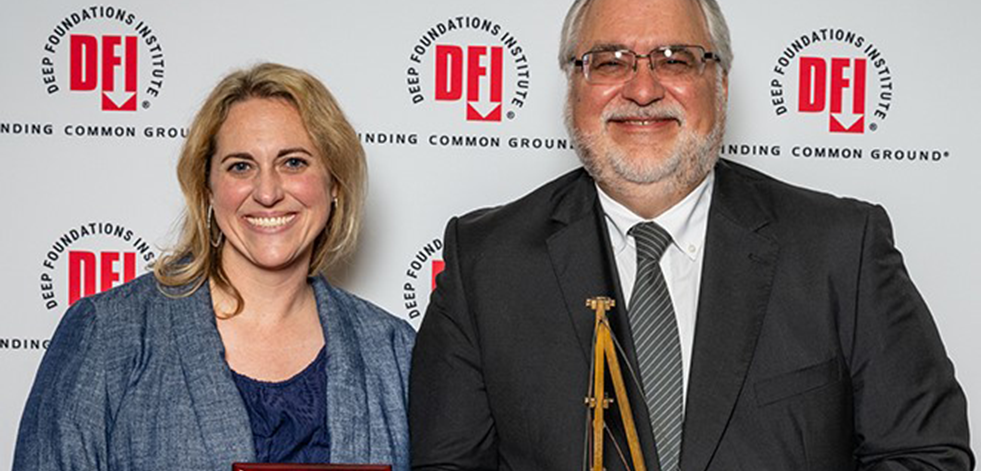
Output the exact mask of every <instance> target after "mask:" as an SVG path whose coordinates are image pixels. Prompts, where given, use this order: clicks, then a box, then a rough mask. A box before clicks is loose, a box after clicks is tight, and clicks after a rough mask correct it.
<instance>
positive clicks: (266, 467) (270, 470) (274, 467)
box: [232, 463, 392, 471]
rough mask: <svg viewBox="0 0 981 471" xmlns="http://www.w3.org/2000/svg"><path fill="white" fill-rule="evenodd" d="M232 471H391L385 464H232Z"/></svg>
mask: <svg viewBox="0 0 981 471" xmlns="http://www.w3.org/2000/svg"><path fill="white" fill-rule="evenodd" d="M232 471H392V467H391V466H389V465H387V464H298V463H232Z"/></svg>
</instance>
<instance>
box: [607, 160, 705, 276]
mask: <svg viewBox="0 0 981 471" xmlns="http://www.w3.org/2000/svg"><path fill="white" fill-rule="evenodd" d="M714 182H715V170H712V171H710V172H709V174H708V175H707V176H706V177H705V179H704V180H702V183H700V184H699V185H698V186H697V187H695V189H694V190H692V192H691V193H688V195H687V196H685V198H684V199H682V200H681V201H679V202H678V203H677V204H675V205H674V206H672V207H670V208H668V210H667V211H665V212H663V213H661V214H660V215H659V216H657V217H656V218H654V219H653V221H654V222H656V223H658V225H660V226H661V227H663V228H664V230H666V231H668V233H669V234H671V239H672V244H673V245H674V246H675V247H677V248H678V250H680V251H681V252H682V253H684V254H685V256H687V257H688V258H690V259H691V260H695V259H696V258H697V257H698V254H699V253H701V252H702V249H703V246H704V245H705V232H706V229H707V227H708V210H709V206H710V205H711V202H712V188H713V183H714ZM596 191H597V193H598V194H599V200H600V206H602V208H603V212H604V213H605V215H606V220H607V223H608V224H609V225H610V226H611V227H612V228H613V230H611V231H610V242H611V244H612V246H613V247H612V248H613V253H614V254H618V253H620V251H622V250H623V249H625V248H627V245H628V244H630V246H633V245H634V240H633V237H630V236H628V235H627V231H629V230H630V228H631V227H634V225H636V224H637V223H640V222H646V221H651V220H650V219H644V218H642V217H640V216H638V215H637V214H635V213H634V212H633V211H631V210H630V209H629V208H627V207H626V206H624V205H622V204H620V203H619V202H617V201H616V200H614V199H613V198H612V197H611V196H610V195H608V194H606V192H605V191H603V189H602V188H600V187H599V185H596Z"/></svg>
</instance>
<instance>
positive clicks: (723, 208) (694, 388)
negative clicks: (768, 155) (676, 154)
mask: <svg viewBox="0 0 981 471" xmlns="http://www.w3.org/2000/svg"><path fill="white" fill-rule="evenodd" d="M716 169H717V173H716V186H715V189H714V194H713V197H712V208H711V209H710V212H709V222H708V232H707V235H706V241H705V247H706V251H705V261H704V266H703V269H702V271H703V274H702V284H701V295H700V299H699V306H698V319H697V321H696V326H695V344H694V347H693V349H692V352H693V354H692V360H691V374H690V376H689V385H688V400H687V405H686V407H685V411H686V417H685V426H684V437H683V440H682V447H683V450H682V459H681V463H682V467H683V469H684V470H685V471H701V470H704V469H705V468H706V467H707V466H708V464H709V462H710V461H711V459H712V456H713V454H714V453H715V451H716V448H717V447H718V444H719V442H720V440H721V438H722V434H723V432H724V430H725V427H726V424H727V423H728V420H729V418H730V416H731V414H732V412H733V409H734V407H735V404H736V400H737V398H738V397H739V395H740V393H741V390H742V388H743V383H744V380H745V378H746V374H747V372H748V369H749V365H750V362H751V360H752V357H753V352H754V349H755V347H756V340H757V338H758V336H759V333H760V328H761V326H762V324H763V318H764V313H765V312H766V306H767V303H768V301H769V298H770V290H771V287H772V282H773V273H774V269H775V265H776V260H777V252H778V247H777V244H776V242H775V241H773V240H771V239H769V238H766V237H764V236H763V235H761V234H759V233H758V232H757V231H758V230H759V229H761V228H762V227H764V226H765V225H767V224H768V223H769V221H770V219H771V217H770V216H769V214H768V213H767V211H765V209H764V207H765V205H764V204H763V203H762V202H761V201H760V200H759V199H758V195H757V193H756V190H755V189H754V188H753V186H752V184H751V183H749V182H748V181H746V180H745V178H744V177H742V176H740V175H737V174H735V172H734V171H733V169H732V168H730V167H729V165H728V164H727V163H726V162H724V161H722V162H720V163H719V165H718V166H717V167H716Z"/></svg>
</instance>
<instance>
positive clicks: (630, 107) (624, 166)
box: [565, 75, 726, 191]
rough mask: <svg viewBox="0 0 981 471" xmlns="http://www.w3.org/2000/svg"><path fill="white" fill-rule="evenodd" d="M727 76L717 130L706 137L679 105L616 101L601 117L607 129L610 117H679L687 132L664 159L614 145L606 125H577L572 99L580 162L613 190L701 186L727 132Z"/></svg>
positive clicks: (568, 110)
mask: <svg viewBox="0 0 981 471" xmlns="http://www.w3.org/2000/svg"><path fill="white" fill-rule="evenodd" d="M723 87H724V85H723V80H722V76H721V75H719V78H718V79H717V80H716V87H715V99H716V110H715V111H716V120H715V125H714V126H713V127H712V130H711V131H710V132H709V133H708V134H707V135H706V136H704V137H702V136H699V135H698V134H696V132H695V131H694V130H693V129H691V128H689V127H688V126H687V119H686V116H685V112H684V110H683V109H682V108H681V107H680V106H679V105H678V104H676V103H670V104H669V103H666V102H657V103H655V104H652V105H648V106H644V107H641V106H637V105H636V104H634V103H632V102H629V101H627V102H624V103H621V104H617V105H611V106H609V107H607V108H606V109H604V110H603V115H602V116H601V117H600V119H601V121H602V123H603V127H604V128H605V126H606V124H607V123H608V122H609V120H610V119H616V118H623V117H636V118H649V119H675V120H677V121H678V123H679V125H680V127H681V131H680V133H679V135H678V136H677V138H676V139H675V143H674V146H673V148H670V149H664V150H663V152H665V153H666V154H667V156H666V158H664V159H652V158H634V159H631V158H630V156H629V155H627V151H626V150H625V149H623V148H622V147H620V146H618V145H617V144H616V143H614V142H613V141H612V140H611V139H610V137H609V135H608V134H607V133H606V132H605V130H604V129H601V130H600V131H597V132H594V133H583V132H579V131H578V130H576V129H575V126H574V125H573V120H572V106H571V103H572V100H568V99H567V100H566V106H565V125H566V129H567V130H568V132H569V135H570V136H572V139H573V142H575V145H576V149H577V154H578V155H579V160H580V161H581V162H582V164H583V166H584V167H586V170H587V171H588V172H589V174H590V175H591V176H592V177H593V178H594V179H595V180H596V181H597V182H599V183H600V184H602V185H603V186H604V187H607V188H610V189H612V190H613V191H617V190H618V189H619V190H626V188H625V187H626V186H627V185H630V184H634V185H649V184H653V183H662V184H664V185H665V186H666V187H667V188H665V189H666V190H668V191H678V190H684V189H690V188H693V187H695V186H696V185H697V184H698V183H699V182H701V181H702V179H703V178H705V176H706V175H708V173H709V171H711V170H712V167H713V166H714V165H715V162H716V161H717V160H718V158H719V148H720V147H721V144H722V136H723V134H725V120H726V99H725V98H726V95H725V90H724V88H723Z"/></svg>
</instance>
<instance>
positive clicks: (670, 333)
mask: <svg viewBox="0 0 981 471" xmlns="http://www.w3.org/2000/svg"><path fill="white" fill-rule="evenodd" d="M628 234H630V235H632V236H634V239H635V240H636V241H637V280H636V284H635V285H634V292H633V296H632V297H631V300H630V309H629V310H628V316H629V318H630V329H631V331H632V333H633V336H634V347H635V349H636V352H637V363H638V365H640V377H641V383H642V385H643V387H644V400H645V401H646V402H647V410H648V412H649V413H650V418H651V426H652V428H653V430H654V442H655V444H656V446H657V454H658V457H659V458H660V465H661V471H676V470H678V469H679V459H680V455H681V428H682V423H683V422H684V417H683V413H682V403H681V402H682V387H683V386H682V381H681V368H682V366H681V340H680V338H679V336H678V322H677V319H675V315H674V306H673V305H672V304H671V294H670V293H668V285H667V284H666V283H665V282H664V274H663V273H662V272H661V266H660V264H659V262H660V260H661V256H662V255H664V251H665V250H667V248H668V246H670V245H671V234H668V232H667V231H665V230H664V228H662V227H661V226H659V225H657V224H656V223H654V222H642V223H640V224H637V225H636V226H634V227H632V228H631V229H630V231H629V232H628Z"/></svg>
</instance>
